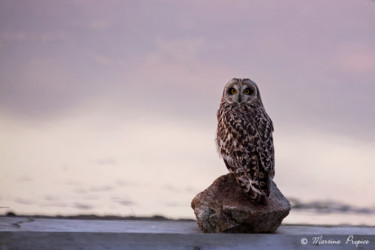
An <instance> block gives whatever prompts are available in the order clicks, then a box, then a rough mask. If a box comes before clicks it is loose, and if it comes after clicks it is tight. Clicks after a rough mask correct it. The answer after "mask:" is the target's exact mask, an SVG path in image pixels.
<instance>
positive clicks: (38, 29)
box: [0, 0, 375, 214]
mask: <svg viewBox="0 0 375 250" xmlns="http://www.w3.org/2000/svg"><path fill="white" fill-rule="evenodd" d="M374 23H375V3H374V2H373V1H366V0H358V1H354V0H330V1H326V0H316V1H297V0H293V1H292V0H289V1H276V0H274V1H236V2H230V1H199V2H198V1H195V2H192V1H168V0H165V1H161V0H158V1H105V2H97V1H95V2H94V1H58V2H57V1H54V2H51V1H33V2H30V1H16V2H15V1H3V0H0V128H1V132H0V135H1V137H2V138H5V139H3V140H2V142H0V147H1V148H2V150H3V152H2V154H3V156H4V157H2V158H0V165H1V168H2V171H3V172H4V173H5V175H3V178H4V179H7V181H5V182H4V180H3V181H2V182H1V183H2V184H0V187H1V186H2V187H1V190H3V191H2V192H3V194H1V193H0V198H3V202H4V201H7V202H13V201H14V200H15V199H16V198H15V195H14V196H9V195H8V194H7V192H8V190H11V189H14V188H15V187H16V186H18V189H19V191H17V192H19V194H18V196H17V197H21V196H23V195H25V192H24V191H23V190H27V189H28V188H30V187H31V186H32V187H33V188H35V190H36V191H35V192H36V193H37V190H38V189H39V188H40V187H39V186H37V185H36V184H35V185H36V186H35V185H34V184H32V183H31V184H30V183H29V184H24V185H18V184H19V183H18V182H19V179H20V178H21V179H22V176H23V175H26V176H29V177H28V178H31V179H33V178H34V179H35V178H37V177H36V176H31V177H30V175H32V174H30V173H32V172H33V169H34V170H35V171H36V169H38V171H47V169H49V170H48V171H50V172H51V173H52V175H53V176H54V174H56V175H59V176H62V178H65V177H66V176H65V177H64V174H63V173H60V172H59V171H60V170H61V169H62V168H64V167H63V166H65V169H74V171H78V172H79V171H80V170H79V169H80V168H82V169H81V172H83V171H86V170H87V169H86V168H88V169H89V168H90V166H93V165H95V162H98V160H99V161H100V160H103V159H107V160H108V159H112V162H116V164H117V165H118V166H124V167H123V168H120V167H118V168H119V169H118V170H116V171H118V172H116V171H115V172H116V176H114V175H113V176H110V175H109V174H108V175H109V176H107V178H108V180H113V178H114V177H117V176H121V175H122V174H124V172H126V176H127V177H124V178H125V179H126V178H128V179H131V181H137V180H138V179H137V178H138V174H139V172H138V170H134V169H132V168H130V167H128V166H129V165H132V166H135V168H137V166H139V169H142V171H143V172H149V173H148V174H146V177H145V178H153V176H154V175H157V173H158V171H159V168H160V171H161V172H162V173H163V176H164V178H163V179H162V180H160V181H155V180H153V181H151V182H152V183H154V184H150V185H156V186H157V185H159V184H160V185H161V186H163V185H164V184H163V183H168V182H169V180H170V179H174V180H175V181H171V182H172V184H173V185H175V186H179V185H182V186H181V187H182V188H187V187H193V188H194V192H195V191H197V190H199V189H202V188H204V187H205V186H207V185H209V184H210V183H211V181H212V180H213V179H214V178H216V177H217V175H218V174H223V173H225V172H226V170H225V167H224V165H223V164H222V162H221V160H220V159H218V157H217V155H216V152H215V144H214V136H215V129H216V117H215V114H216V110H217V108H218V104H219V100H220V97H221V94H222V88H223V86H224V85H225V83H226V82H227V81H228V80H229V79H230V78H232V77H249V78H251V79H253V80H254V81H255V82H257V83H258V86H259V88H260V91H261V93H262V99H263V102H264V104H265V107H266V109H267V111H268V113H269V115H270V116H271V118H272V119H273V122H274V124H275V144H276V145H275V146H276V153H277V155H276V156H277V157H276V162H277V164H276V178H278V179H276V180H278V181H279V183H280V184H282V185H283V186H285V187H284V189H285V191H286V192H287V193H289V194H290V195H291V196H303V192H302V191H306V192H308V191H309V190H314V188H316V186H315V185H316V182H321V183H322V184H324V185H326V187H328V189H329V188H331V189H332V190H334V189H335V188H337V187H340V188H341V189H342V190H344V191H348V192H358V193H359V192H364V193H365V194H366V193H370V192H373V191H375V190H374V185H373V183H374V181H375V180H374V177H371V176H374V170H373V169H374V168H373V167H374V164H375V160H374V158H373V157H372V156H371V155H372V154H374V153H375V144H374V140H375V133H374V132H373V128H374V127H375V111H374V110H375V109H374V108H373V107H374V106H375V98H374V93H375V76H374V72H375V60H374V58H375V46H374V44H375V29H374V28H373V25H374ZM169 131H171V132H170V133H169ZM194 135H196V136H194ZM67 138H70V139H67ZM176 138H177V139H178V140H179V141H178V142H176V141H175V140H176ZM192 138H193V139H192ZM160 141H162V142H160ZM156 142H160V143H161V144H158V143H156ZM1 144H2V145H1ZM130 144H132V145H130ZM134 144H135V145H134ZM77 145H80V146H77ZM103 145H106V147H104V146H103ZM196 145H200V146H198V147H197V146H196ZM75 147H77V148H76V150H82V151H83V152H82V154H77V153H76V151H74V150H73V148H75ZM82 148H83V149H82ZM166 149H167V151H168V152H169V153H168V152H165V150H166ZM46 151H48V152H46ZM151 151H152V153H150V152H151ZM61 152H66V153H65V154H64V153H61ZM189 152H190V154H189ZM46 154H47V155H49V156H50V157H46V158H45V159H44V158H43V155H46ZM10 155H13V157H11V156H10ZM150 155H151V156H150ZM27 156H29V157H30V158H28V157H27ZM37 156H38V157H37ZM150 157H152V159H153V160H150V159H149V158H150ZM67 159H68V160H67ZM140 159H143V160H140ZM187 159H188V160H187ZM109 162H110V161H109ZM155 162H157V165H155ZM314 162H316V164H313V163H314ZM356 163H358V164H359V165H360V166H357V165H356ZM189 164H190V165H195V167H192V168H191V169H189V170H186V169H184V170H181V169H177V170H173V171H169V170H168V169H169V168H170V167H171V166H185V167H186V168H189V167H188V166H189ZM150 165H153V166H152V167H151V166H150ZM316 165H318V166H316ZM85 166H86V167H85ZM163 166H164V167H163ZM315 167H316V168H317V169H318V170H314V168H315ZM151 168H152V169H151ZM77 169H78V170H77ZM94 169H95V168H94ZM61 171H62V170H61ZM98 171H99V170H98ZM101 171H102V170H100V171H99V172H95V170H93V172H92V173H93V175H99V176H103V173H102V172H101ZM181 171H182V172H183V173H184V174H185V175H186V176H190V177H191V178H193V179H194V178H195V176H196V175H201V177H199V178H197V179H194V180H193V181H191V182H189V181H187V183H184V184H182V180H183V178H182V177H178V176H177V175H179V173H180V172H181ZM317 171H318V172H319V174H318V173H317ZM357 171H359V172H360V174H359V175H358V178H357V179H356V180H355V181H354V184H353V189H351V187H350V185H349V184H348V182H350V177H351V176H353V175H355V174H356V172H357ZM36 172H37V171H36ZM78 172H77V173H78ZM294 172H297V173H299V174H300V175H301V176H302V177H303V178H307V179H308V180H307V181H299V180H293V181H290V174H289V173H294ZM324 172H326V173H328V174H329V175H330V176H335V175H337V176H338V177H336V178H335V177H332V179H334V180H335V181H332V180H331V179H330V178H329V177H327V176H326V175H325V174H324ZM20 173H22V174H20ZM366 173H371V174H372V175H368V174H366ZM21 175H22V176H21ZM20 176H21V177H20ZM67 176H69V174H68V173H67ZM71 176H74V174H73V173H71ZM23 177H25V176H23ZM51 178H52V177H51ZM66 178H67V179H69V178H70V177H69V178H68V177H66ZM71 178H73V177H71ZM74 178H75V177H74ZM74 178H73V179H74ZM181 178H182V179H181ZM89 179H90V178H88V179H87V180H83V181H82V183H85V185H90V183H92V182H95V181H97V179H96V178H93V179H92V180H91V179H90V180H89ZM75 181H77V182H78V181H79V179H75ZM86 181H87V182H86ZM90 181H91V182H90ZM108 182H110V181H108ZM103 183H104V184H103V185H104V186H105V185H106V182H105V181H104V182H103ZM158 183H159V184H158ZM333 183H335V184H333ZM172 184H171V185H172ZM28 185H30V186H28ZM33 185H34V186H33ZM45 185H46V186H48V184H47V183H45ZM327 185H328V186H327ZM300 187H303V188H301V190H302V191H301V192H298V191H296V189H299V188H300ZM61 189H62V190H63V189H64V188H61ZM156 189H157V188H156ZM319 191H321V189H320V188H318V190H317V191H316V194H317V195H312V196H311V197H310V198H311V199H316V198H318V197H319V195H318V192H319ZM194 192H192V193H189V194H188V195H187V196H186V199H185V198H184V199H182V200H183V202H185V201H186V200H188V199H190V198H189V197H190V196H191V195H193V193H194ZM311 192H313V191H311ZM313 193H314V192H313ZM344 196H345V195H344V194H341V195H339V196H338V197H335V192H333V191H332V192H328V193H327V195H326V196H324V198H327V199H333V198H337V199H339V200H340V199H341V200H343V201H346V202H350V200H349V199H345V198H344ZM132 199H136V198H132ZM0 202H1V200H0ZM181 202H182V201H181ZM355 202H359V203H360V204H363V205H366V206H369V205H370V206H371V204H372V205H375V201H368V200H367V201H364V200H360V199H358V200H356V201H355ZM139 203H140V202H139ZM12 204H13V203H12ZM13 206H15V207H17V204H16V203H15V204H14V205H13ZM22 211H23V210H22ZM144 213H147V212H144ZM150 213H151V212H150ZM176 214H178V213H177V212H176Z"/></svg>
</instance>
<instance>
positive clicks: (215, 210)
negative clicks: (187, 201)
mask: <svg viewBox="0 0 375 250" xmlns="http://www.w3.org/2000/svg"><path fill="white" fill-rule="evenodd" d="M270 191H271V192H270V196H269V197H268V200H267V205H259V204H254V203H252V202H251V201H250V200H249V199H248V198H247V197H246V196H245V194H244V193H243V192H242V189H241V187H240V185H239V184H238V183H237V181H236V179H235V178H234V176H233V174H227V175H223V176H221V177H219V178H217V179H216V180H215V181H214V182H213V183H212V185H211V186H209V187H208V188H207V189H206V190H204V191H203V192H201V193H199V194H197V196H195V198H194V199H193V200H192V202H191V207H192V208H193V209H194V213H195V216H196V217H197V223H198V226H199V228H200V229H201V230H202V231H203V232H205V233H221V232H224V233H272V232H274V231H276V229H277V228H278V227H279V226H280V224H281V221H282V220H283V219H284V218H285V217H286V216H287V215H288V214H289V211H290V203H289V201H288V200H287V199H286V198H285V197H284V196H283V194H282V193H281V192H280V190H279V189H278V188H277V186H276V184H275V183H274V182H273V181H271V189H270Z"/></svg>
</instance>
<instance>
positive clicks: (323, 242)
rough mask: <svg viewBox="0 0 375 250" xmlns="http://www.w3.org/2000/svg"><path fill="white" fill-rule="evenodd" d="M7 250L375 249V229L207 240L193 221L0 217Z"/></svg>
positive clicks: (295, 230) (0, 244) (290, 230)
mask: <svg viewBox="0 0 375 250" xmlns="http://www.w3.org/2000/svg"><path fill="white" fill-rule="evenodd" d="M4 249H196V250H197V249H375V227H350V226H341V227H325V226H292V225H290V226H280V227H279V228H278V230H277V231H276V233H274V234H204V233H202V232H201V231H200V230H199V229H198V226H197V224H196V222H192V221H164V220H161V221H158V220H73V219H48V218H33V217H0V250H4Z"/></svg>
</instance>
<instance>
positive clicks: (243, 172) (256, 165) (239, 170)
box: [216, 78, 275, 205]
mask: <svg viewBox="0 0 375 250" xmlns="http://www.w3.org/2000/svg"><path fill="white" fill-rule="evenodd" d="M217 120H218V126H217V137H216V143H217V148H218V151H219V154H220V155H221V156H222V158H223V160H224V163H225V165H226V167H227V168H228V170H229V172H230V173H232V174H234V177H235V178H236V180H237V182H238V183H239V184H240V185H241V188H242V190H243V192H244V193H245V195H246V196H247V197H248V198H249V199H250V200H251V201H253V202H254V203H256V204H262V205H266V204H267V197H268V196H269V194H270V184H271V179H273V177H274V175H275V169H274V162H275V157H274V146H273V138H272V132H273V124H272V121H271V119H270V117H269V116H268V115H267V113H266V110H265V109H264V107H263V103H262V99H261V98H260V93H259V88H258V86H257V85H256V84H255V82H253V81H251V80H250V79H238V78H233V79H232V80H230V81H229V82H228V83H227V84H226V86H225V88H224V91H223V97H222V98H221V102H220V107H219V110H218V111H217Z"/></svg>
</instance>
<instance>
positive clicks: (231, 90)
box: [228, 88, 237, 95]
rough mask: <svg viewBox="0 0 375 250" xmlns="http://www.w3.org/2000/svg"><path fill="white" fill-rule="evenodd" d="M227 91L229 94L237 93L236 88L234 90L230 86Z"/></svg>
mask: <svg viewBox="0 0 375 250" xmlns="http://www.w3.org/2000/svg"><path fill="white" fill-rule="evenodd" d="M228 93H229V94H231V95H234V94H236V93H237V90H236V89H235V88H230V89H229V90H228Z"/></svg>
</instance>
